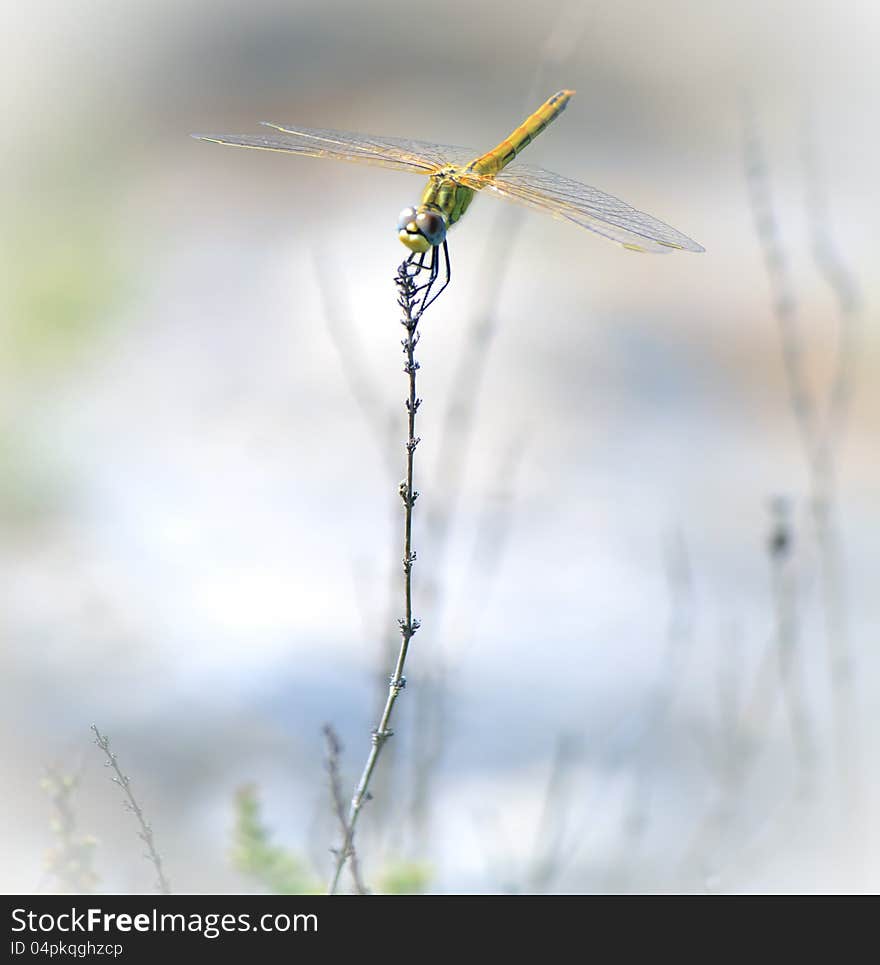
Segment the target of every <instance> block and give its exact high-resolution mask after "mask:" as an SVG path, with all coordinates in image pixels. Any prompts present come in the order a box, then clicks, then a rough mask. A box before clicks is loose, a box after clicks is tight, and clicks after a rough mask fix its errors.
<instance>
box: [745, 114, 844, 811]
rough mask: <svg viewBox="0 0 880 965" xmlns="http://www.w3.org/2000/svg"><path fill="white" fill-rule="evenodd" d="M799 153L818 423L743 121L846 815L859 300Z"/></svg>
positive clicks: (776, 236)
mask: <svg viewBox="0 0 880 965" xmlns="http://www.w3.org/2000/svg"><path fill="white" fill-rule="evenodd" d="M805 153H806V158H805V160H806V161H807V174H808V178H807V181H808V193H807V209H808V213H809V215H810V224H811V241H812V248H813V255H814V259H815V262H816V266H817V269H818V271H819V273H820V274H821V275H822V277H823V278H824V279H825V280H826V282H827V283H828V285H829V287H830V288H831V290H832V292H833V293H834V296H835V299H836V301H837V305H838V325H837V353H836V359H835V367H834V372H833V375H832V381H831V387H830V389H829V391H828V393H827V399H826V400H824V409H825V412H824V419H823V418H821V413H820V405H819V403H818V401H817V398H816V396H818V393H811V392H810V390H809V388H808V386H807V382H806V378H805V373H804V370H803V351H802V334H801V330H800V324H799V319H798V310H797V302H796V299H795V297H794V293H793V285H792V281H791V276H790V272H789V268H788V261H787V258H786V255H785V251H784V248H783V245H782V242H781V236H780V231H779V226H778V224H777V221H776V216H775V213H774V206H773V199H772V194H771V190H770V179H769V173H768V169H767V162H766V159H765V157H764V152H763V145H762V143H761V140H760V138H759V135H758V132H757V129H756V124H755V121H754V117H753V113H752V112H749V113H748V114H747V117H746V136H745V161H746V176H747V181H748V186H749V196H750V200H751V204H752V209H753V214H754V218H755V225H756V229H757V234H758V239H759V241H760V244H761V247H762V249H763V252H764V260H765V263H766V266H767V273H768V277H769V281H770V287H771V291H772V293H773V305H774V314H775V315H776V319H777V323H778V326H779V332H780V340H781V347H782V356H783V362H784V365H785V374H786V381H787V383H788V388H789V393H790V396H791V405H792V410H793V413H794V417H795V421H796V423H797V426H798V430H799V435H800V439H801V444H802V447H803V451H804V457H805V460H806V463H807V467H808V473H809V490H810V511H811V516H812V522H813V529H814V533H815V540H816V546H817V549H818V558H819V572H820V582H821V591H822V597H823V611H824V616H825V638H826V647H827V650H828V662H829V677H830V681H831V692H832V703H833V719H834V725H833V727H834V747H835V760H836V765H837V769H838V774H839V778H840V786H841V788H842V791H843V803H844V808H845V810H846V811H848V812H853V811H854V810H856V808H857V804H858V799H859V762H858V747H857V732H858V728H857V726H856V721H855V708H856V699H855V694H854V689H855V686H854V677H855V673H854V666H853V655H852V647H851V644H850V640H849V634H848V628H847V623H846V607H845V601H844V597H845V593H844V586H843V576H842V566H841V560H840V556H841V553H840V545H839V544H840V540H839V535H838V531H837V523H836V511H835V510H836V487H835V476H836V467H835V457H836V450H837V447H838V445H839V441H840V436H841V433H842V431H843V427H844V423H845V419H846V414H847V411H848V403H849V399H850V396H851V394H852V384H853V373H854V368H855V360H856V355H857V353H856V348H857V334H858V329H859V324H858V323H859V317H860V309H861V299H860V295H859V292H858V289H857V287H856V284H855V282H854V281H853V279H852V277H851V275H850V273H849V271H848V270H847V269H846V267H845V265H844V263H843V261H842V259H841V257H840V255H839V254H838V252H837V250H836V248H835V246H834V244H833V242H832V241H831V237H830V234H829V232H828V227H827V225H828V214H827V200H826V197H825V192H824V189H823V186H822V182H821V180H820V178H819V176H818V172H817V166H816V163H815V158H814V154H813V152H812V150H811V149H810V150H808V151H806V152H805Z"/></svg>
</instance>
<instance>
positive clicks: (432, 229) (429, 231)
mask: <svg viewBox="0 0 880 965" xmlns="http://www.w3.org/2000/svg"><path fill="white" fill-rule="evenodd" d="M416 225H417V226H418V229H419V232H420V233H421V234H423V235H424V236H425V237H426V238H427V239H428V241H429V242H430V243H431V244H432V245H439V244H442V243H443V239H444V238H445V237H446V221H445V219H444V218H443V215H441V214H437V213H436V212H435V211H420V212H419V213H418V214H417V215H416Z"/></svg>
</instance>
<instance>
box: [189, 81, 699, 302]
mask: <svg viewBox="0 0 880 965" xmlns="http://www.w3.org/2000/svg"><path fill="white" fill-rule="evenodd" d="M574 93H575V92H574V91H573V90H561V91H558V92H557V93H555V94H554V95H553V96H552V97H550V98H548V100H546V101H545V102H544V103H543V104H542V105H541V106H540V107H539V108H538V109H537V110H536V111H535V112H534V113H533V114H531V115H529V117H527V118H526V120H524V121H523V122H522V124H520V125H519V127H517V128H516V129H515V130H514V131H512V132H511V133H510V134H509V135H508V136H507V137H506V138H504V140H503V141H501V142H500V143H499V144H498V145H497V146H496V147H494V148H492V150H491V151H487V152H486V153H485V154H478V153H477V152H476V151H474V150H473V149H470V148H464V147H455V146H453V145H447V144H435V143H433V142H430V141H416V140H410V139H408V138H399V137H375V136H371V135H369V134H356V133H353V132H351V131H333V130H323V129H318V128H308V127H299V126H284V125H282V124H275V123H273V122H271V121H263V122H262V124H263V125H264V126H265V127H268V128H271V129H272V131H273V133H271V134H193V137H195V138H196V139H198V140H202V141H211V142H213V143H216V144H227V145H229V146H231V147H245V148H254V149H256V150H261V151H280V152H282V153H285V154H299V155H303V156H306V157H318V158H333V159H335V160H340V161H353V162H354V163H356V164H371V165H376V166H378V167H383V168H391V169H393V170H396V171H406V172H409V173H411V174H420V175H423V176H424V175H427V178H428V183H427V185H426V187H425V190H424V191H423V193H422V197H421V200H420V201H419V203H418V204H416V205H412V206H409V207H406V208H404V209H403V211H401V213H400V216H399V218H398V222H397V236H398V238H399V239H400V241H401V242H402V243H403V245H404V246H405V247H406V248H407V249H408V250H409V252H410V255H409V257H408V258H407V259H406V263H407V264H409V265H411V266H412V267H413V273H414V274H420V273H422V272H426V273H427V281H425V282H424V283H423V284H422V285H420V286H418V288H417V289H416V290H418V291H422V295H421V298H422V308H421V310H422V311H424V309H425V308H427V307H428V305H429V304H430V303H431V302H433V301H434V300H435V299H436V298H437V297H438V296H439V295H440V293H441V292H442V291H443V290H444V289H445V288H446V286H447V285H448V284H449V282H450V280H451V278H452V269H451V264H450V259H449V248H448V245H447V234H448V232H449V230H450V229H451V228H452V227H453V226H454V225H456V224H458V222H459V221H461V219H462V218H463V217H464V214H465V212H466V211H467V209H468V207H469V206H470V204H471V201H472V200H473V198H474V196H475V194H476V193H477V192H478V191H482V192H485V193H488V194H490V195H492V196H494V197H498V198H504V199H505V200H507V201H512V202H513V203H515V204H519V205H524V206H525V207H528V208H532V209H536V210H538V211H543V212H546V213H547V214H550V215H552V216H554V217H556V218H558V219H562V220H565V221H570V222H573V223H574V224H576V225H578V226H579V227H582V228H587V229H588V230H590V231H593V232H595V233H596V234H599V235H602V236H603V237H605V238H608V239H610V240H611V241H613V242H616V243H617V244H620V245H622V246H623V247H624V248H626V249H628V250H630V251H648V252H657V253H663V252H669V251H673V250H679V251H695V252H699V251H704V250H705V249H704V248H703V247H702V245H699V244H697V242H695V241H693V240H692V239H691V238H688V237H687V235H684V234H682V233H681V232H680V231H678V230H676V229H675V228H673V227H671V226H670V225H668V224H665V223H664V222H663V221H660V220H659V219H657V218H655V217H653V216H651V215H649V214H645V213H644V212H643V211H639V210H638V209H636V208H633V207H632V206H631V205H629V204H627V203H626V202H625V201H621V200H620V199H619V198H615V197H614V196H613V195H610V194H606V193H605V192H604V191H600V190H599V189H598V188H593V187H590V186H589V185H588V184H582V183H581V182H579V181H574V180H572V179H571V178H567V177H563V176H562V175H561V174H556V173H554V172H553V171H547V170H545V169H544V168H540V167H533V166H531V165H526V164H522V163H521V162H519V161H516V160H515V159H516V157H517V156H518V155H519V154H520V152H522V151H523V150H524V149H525V148H526V147H528V145H529V144H531V142H532V141H534V139H535V138H536V137H537V136H538V135H539V134H540V133H541V132H542V131H543V130H544V129H545V128H546V127H547V126H548V125H549V124H551V123H552V122H553V121H554V120H556V118H557V117H559V115H560V114H561V113H562V112H563V111H564V110H565V108H566V107H567V106H568V103H569V101H570V100H571V98H572V97H573V96H574ZM441 249H442V254H443V272H444V277H443V282H442V284H441V285H440V286H439V288H436V289H435V285H436V284H437V282H438V278H439V276H440V271H441V260H440V250H441ZM432 290H433V295H432V294H431V292H432Z"/></svg>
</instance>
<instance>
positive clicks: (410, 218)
mask: <svg viewBox="0 0 880 965" xmlns="http://www.w3.org/2000/svg"><path fill="white" fill-rule="evenodd" d="M415 220H416V209H415V208H404V209H403V211H401V212H400V214H399V215H398V218H397V230H398V231H406V226H407V225H408V224H410V223H414V222H415Z"/></svg>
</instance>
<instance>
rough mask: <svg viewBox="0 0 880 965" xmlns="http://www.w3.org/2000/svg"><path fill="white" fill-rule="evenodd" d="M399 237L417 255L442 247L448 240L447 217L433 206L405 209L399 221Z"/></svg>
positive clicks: (421, 205)
mask: <svg viewBox="0 0 880 965" xmlns="http://www.w3.org/2000/svg"><path fill="white" fill-rule="evenodd" d="M397 237H398V238H399V239H400V240H401V242H402V243H403V244H404V245H406V247H407V248H409V250H410V251H412V252H415V253H417V254H421V253H422V252H425V251H428V250H429V249H430V248H434V247H436V246H437V245H442V244H443V241H444V240H445V238H446V216H445V215H444V214H443V212H442V211H440V210H438V209H437V208H436V207H434V206H433V205H425V204H420V205H419V206H418V207H417V208H404V209H403V211H401V212H400V217H399V218H398V220H397Z"/></svg>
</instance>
